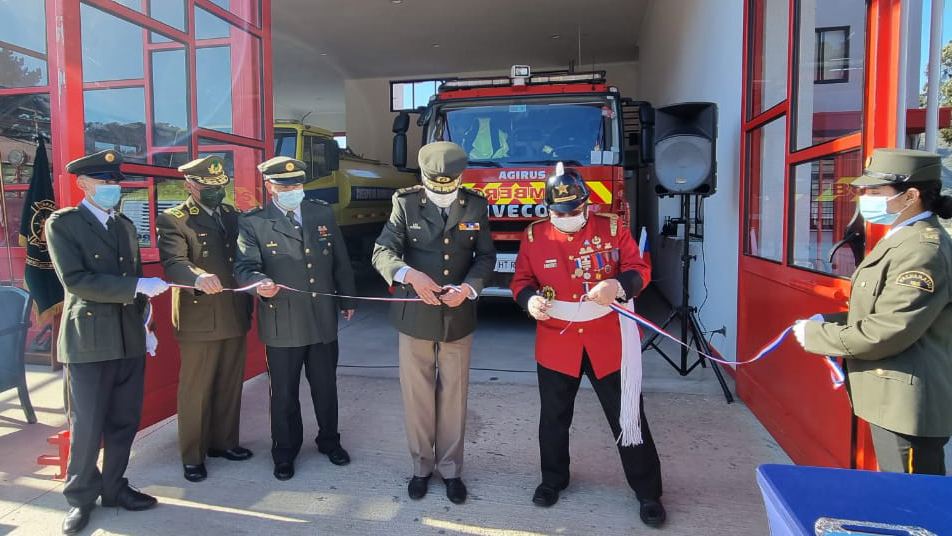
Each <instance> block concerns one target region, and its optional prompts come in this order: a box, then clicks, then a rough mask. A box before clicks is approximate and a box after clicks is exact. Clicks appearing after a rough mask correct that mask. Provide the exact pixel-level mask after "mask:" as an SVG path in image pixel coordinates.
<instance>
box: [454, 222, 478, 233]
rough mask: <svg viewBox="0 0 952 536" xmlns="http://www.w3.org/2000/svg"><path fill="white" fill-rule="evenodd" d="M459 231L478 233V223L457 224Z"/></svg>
mask: <svg viewBox="0 0 952 536" xmlns="http://www.w3.org/2000/svg"><path fill="white" fill-rule="evenodd" d="M459 230H460V231H478V230H479V222H478V221H472V222H462V223H460V224H459Z"/></svg>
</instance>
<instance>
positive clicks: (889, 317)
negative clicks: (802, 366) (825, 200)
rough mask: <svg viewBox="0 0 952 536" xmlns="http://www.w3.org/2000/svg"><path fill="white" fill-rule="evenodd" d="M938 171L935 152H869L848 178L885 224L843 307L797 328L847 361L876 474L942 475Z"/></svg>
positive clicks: (947, 205)
mask: <svg viewBox="0 0 952 536" xmlns="http://www.w3.org/2000/svg"><path fill="white" fill-rule="evenodd" d="M941 170H942V165H941V162H940V160H939V157H938V156H937V155H935V154H933V153H928V152H924V151H912V150H905V149H878V150H877V151H875V152H874V153H873V155H872V157H871V158H870V160H869V162H868V163H867V169H866V170H865V172H864V174H863V175H862V176H861V177H859V178H858V179H856V180H855V181H853V185H854V186H858V187H860V188H862V192H861V196H860V201H859V206H860V211H861V213H862V214H863V217H864V218H865V220H866V221H867V222H869V223H873V224H880V225H889V226H890V229H889V231H888V232H887V233H886V236H885V237H884V238H883V239H882V240H880V241H879V242H878V243H877V244H876V246H875V247H874V248H873V250H872V251H870V252H869V255H868V256H867V257H866V258H865V259H864V260H863V261H862V262H861V263H860V265H859V266H858V267H857V268H856V271H855V272H854V273H853V278H852V283H853V285H852V293H851V296H850V301H849V310H848V311H846V312H842V313H836V314H832V315H823V316H822V317H820V316H819V315H817V316H815V317H814V318H812V319H810V320H800V321H798V322H797V323H796V324H795V326H794V333H795V335H796V337H797V340H798V341H799V342H800V344H801V345H802V346H803V348H804V349H805V350H806V351H808V352H811V353H815V354H822V355H830V356H842V357H844V358H846V361H845V362H846V368H847V371H848V373H849V384H848V385H849V393H850V401H851V402H852V404H853V411H854V412H855V413H856V416H858V417H860V418H862V419H864V420H866V421H867V422H869V423H870V428H871V430H872V435H873V445H874V447H875V449H876V459H877V461H878V462H879V467H880V469H881V470H883V471H890V472H905V473H925V474H939V475H944V474H945V459H944V453H943V447H944V446H945V444H946V443H947V442H948V441H949V436H950V435H952V283H950V279H952V239H950V237H949V234H948V233H947V232H946V230H945V229H944V228H943V227H942V226H941V224H940V223H939V218H940V217H941V218H950V217H952V197H949V196H944V195H941V189H942V183H941V181H940V173H941ZM821 318H822V320H821Z"/></svg>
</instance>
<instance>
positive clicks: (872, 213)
mask: <svg viewBox="0 0 952 536" xmlns="http://www.w3.org/2000/svg"><path fill="white" fill-rule="evenodd" d="M900 195H902V192H900V193H898V194H896V195H894V196H892V197H882V196H878V195H861V196H859V213H860V214H862V215H863V219H864V220H866V221H868V222H869V223H874V224H876V225H892V224H893V223H895V222H896V219H897V218H899V215H900V214H902V213H903V212H904V211H905V210H906V209H905V208H904V209H902V210H900V211H899V212H896V213H895V214H892V213H890V212H887V208H886V204H887V203H889V202H890V201H892V200H893V199H895V198H897V197H899V196H900ZM906 208H909V207H906Z"/></svg>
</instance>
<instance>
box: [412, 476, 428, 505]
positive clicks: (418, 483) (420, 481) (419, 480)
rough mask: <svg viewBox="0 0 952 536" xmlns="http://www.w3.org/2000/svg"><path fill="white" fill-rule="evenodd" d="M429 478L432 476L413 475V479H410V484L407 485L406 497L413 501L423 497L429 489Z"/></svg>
mask: <svg viewBox="0 0 952 536" xmlns="http://www.w3.org/2000/svg"><path fill="white" fill-rule="evenodd" d="M430 476H432V474H430V475H426V476H416V475H413V478H411V479H410V483H409V484H408V485H407V495H409V496H410V498H411V499H413V500H417V499H422V498H423V497H425V496H426V492H427V490H429V488H430Z"/></svg>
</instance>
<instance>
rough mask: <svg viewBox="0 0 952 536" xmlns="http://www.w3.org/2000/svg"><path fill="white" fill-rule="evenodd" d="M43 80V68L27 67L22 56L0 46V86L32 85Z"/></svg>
mask: <svg viewBox="0 0 952 536" xmlns="http://www.w3.org/2000/svg"><path fill="white" fill-rule="evenodd" d="M42 81H43V70H42V69H40V68H39V67H37V68H36V69H29V68H27V66H26V64H25V62H24V61H23V58H20V57H17V56H15V55H14V54H13V52H11V51H10V50H7V49H5V48H0V87H3V88H14V87H33V86H38V85H40V84H41V82H42Z"/></svg>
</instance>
